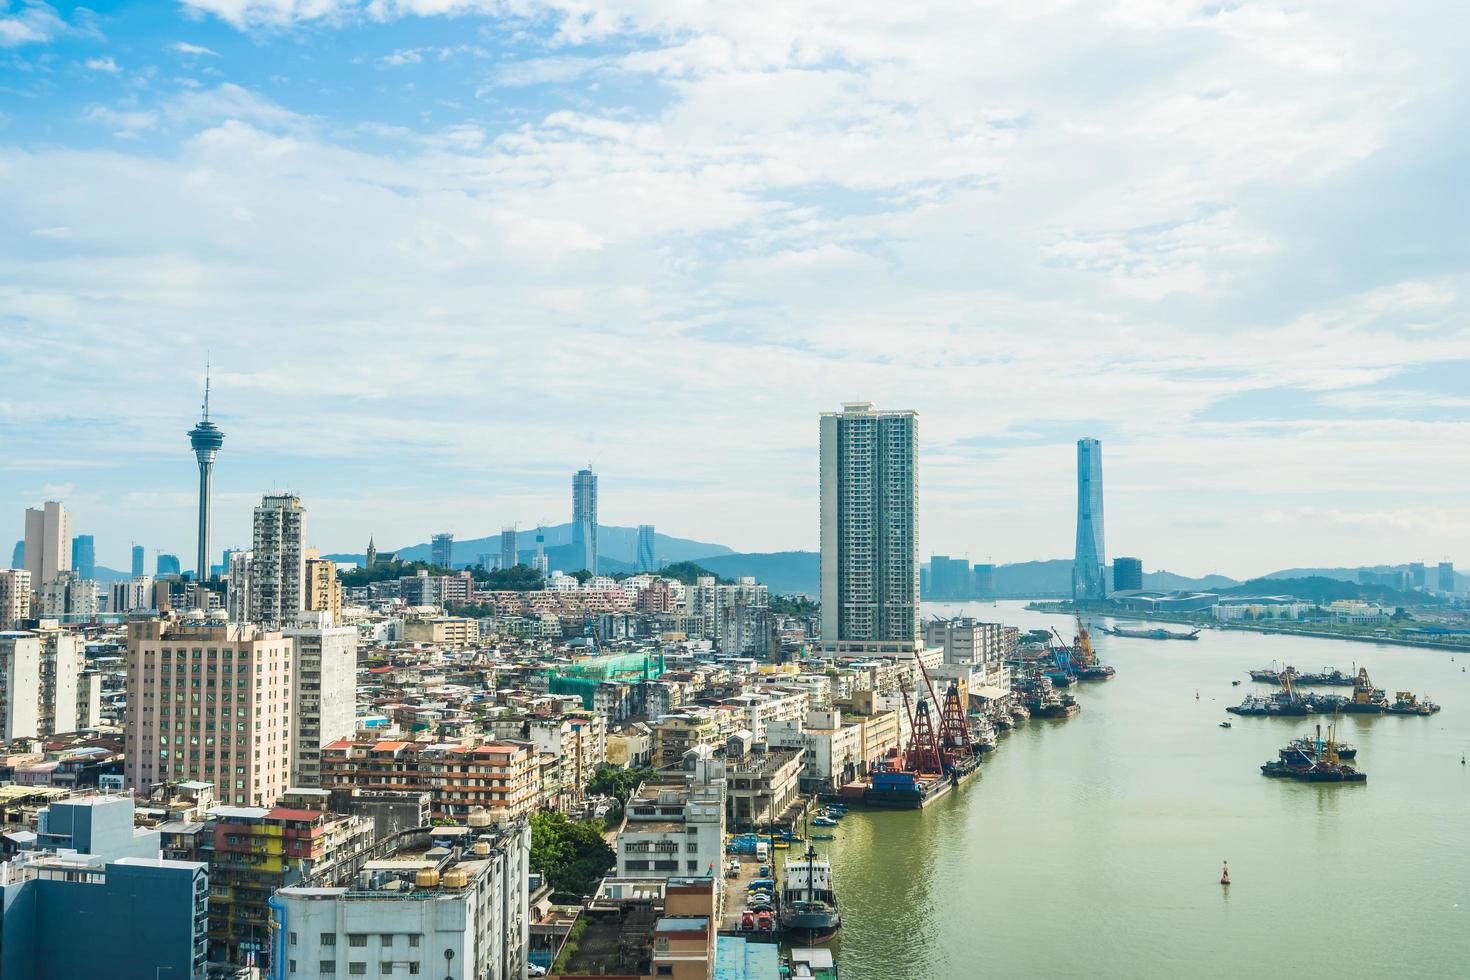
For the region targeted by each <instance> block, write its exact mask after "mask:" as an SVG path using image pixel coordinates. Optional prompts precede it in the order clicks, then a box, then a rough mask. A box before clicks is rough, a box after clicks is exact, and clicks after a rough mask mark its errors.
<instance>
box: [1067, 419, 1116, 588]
mask: <svg viewBox="0 0 1470 980" xmlns="http://www.w3.org/2000/svg"><path fill="white" fill-rule="evenodd" d="M1106 562H1107V549H1106V548H1105V547H1104V545H1103V474H1102V443H1100V442H1098V441H1097V440H1096V439H1078V440H1077V551H1076V554H1075V556H1074V557H1073V559H1072V598H1073V599H1074V600H1077V601H1082V602H1097V601H1100V600H1102V599H1104V598H1106V597H1107V589H1108V584H1107V575H1106V570H1105V564H1106Z"/></svg>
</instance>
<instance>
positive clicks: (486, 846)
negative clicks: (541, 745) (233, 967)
mask: <svg viewBox="0 0 1470 980" xmlns="http://www.w3.org/2000/svg"><path fill="white" fill-rule="evenodd" d="M470 819H471V824H472V825H471V826H469V827H443V828H438V829H436V830H435V831H434V832H432V833H422V834H415V835H408V836H407V837H404V838H400V840H399V842H398V843H397V845H396V846H394V847H393V848H392V849H391V850H389V851H387V852H385V853H382V854H374V855H373V856H372V859H371V860H369V861H367V862H366V863H365V864H363V866H362V868H361V870H359V871H357V872H356V873H355V874H353V875H351V876H333V875H315V876H313V877H312V879H311V881H310V882H309V884H308V883H303V885H301V886H290V887H286V888H283V889H281V890H280V891H279V892H278V893H277V894H276V899H275V908H276V919H275V932H274V936H275V938H276V943H277V945H276V948H275V949H274V950H273V951H272V956H271V964H272V965H271V970H270V974H269V976H270V978H271V980H296V978H304V977H350V976H422V977H426V978H427V977H441V976H449V977H455V978H461V977H462V978H467V980H468V978H473V980H524V978H525V977H526V976H527V975H528V970H527V966H528V959H527V951H528V948H529V946H530V922H531V914H530V907H529V905H530V895H529V892H528V890H527V888H526V880H527V878H528V877H529V875H530V867H529V865H530V857H531V829H530V825H529V824H528V823H527V822H526V821H524V820H517V821H513V822H509V823H499V822H495V821H492V820H488V819H486V818H485V815H484V814H475V815H473V816H472V817H471V818H470Z"/></svg>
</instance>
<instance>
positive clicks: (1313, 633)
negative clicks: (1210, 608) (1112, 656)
mask: <svg viewBox="0 0 1470 980" xmlns="http://www.w3.org/2000/svg"><path fill="white" fill-rule="evenodd" d="M1048 607H1050V608H1048ZM1026 608H1027V609H1030V610H1032V611H1033V612H1042V613H1049V614H1052V615H1060V616H1070V615H1073V613H1074V612H1075V611H1076V610H1073V609H1071V608H1070V607H1067V608H1062V607H1060V606H1053V605H1052V604H1051V603H1049V602H1046V601H1045V600H1042V601H1032V602H1029V603H1027V604H1026ZM1081 611H1082V612H1084V613H1086V612H1097V613H1100V614H1101V615H1104V616H1111V617H1112V618H1114V619H1126V620H1131V621H1134V622H1153V623H1172V624H1174V625H1178V626H1192V627H1199V628H1201V629H1214V630H1222V631H1228V630H1243V631H1245V632H1248V633H1271V634H1275V635H1279V636H1309V637H1312V638H1314V639H1318V640H1348V641H1351V642H1354V643H1378V644H1383V645H1386V646H1400V647H1418V648H1421V649H1428V650H1448V651H1450V652H1451V653H1455V652H1460V653H1470V639H1467V640H1464V641H1461V642H1452V641H1448V642H1441V641H1435V640H1418V639H1410V638H1408V637H1399V636H1362V635H1359V634H1356V633H1336V632H1333V631H1330V630H1312V629H1292V628H1290V627H1282V626H1264V625H1261V624H1259V623H1236V622H1218V621H1215V620H1198V619H1188V618H1185V617H1182V616H1170V615H1168V614H1167V613H1155V614H1146V613H1137V612H1133V611H1131V610H1126V609H1121V610H1111V609H1108V610H1092V609H1084V610H1081ZM1159 642H1161V643H1166V642H1168V641H1167V640H1160V641H1159Z"/></svg>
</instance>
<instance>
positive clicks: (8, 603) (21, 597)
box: [0, 568, 31, 630]
mask: <svg viewBox="0 0 1470 980" xmlns="http://www.w3.org/2000/svg"><path fill="white" fill-rule="evenodd" d="M30 615H31V573H30V572H28V571H26V570H25V569H24V568H7V569H3V570H0V630H13V629H15V628H16V627H17V626H19V625H20V621H21V620H23V619H28V618H29V617H30Z"/></svg>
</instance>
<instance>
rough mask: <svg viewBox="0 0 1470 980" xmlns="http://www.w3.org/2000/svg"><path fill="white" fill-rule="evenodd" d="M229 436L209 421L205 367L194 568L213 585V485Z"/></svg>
mask: <svg viewBox="0 0 1470 980" xmlns="http://www.w3.org/2000/svg"><path fill="white" fill-rule="evenodd" d="M224 442H225V434H224V433H223V432H221V431H220V430H219V426H217V425H215V424H214V423H213V422H211V421H209V365H207V364H206V365H205V366H204V417H203V418H202V419H200V420H199V424H198V425H196V426H194V428H192V429H190V430H189V445H191V446H193V447H194V458H195V459H197V460H199V559H198V562H199V563H198V564H197V565H195V566H194V569H195V571H194V574H195V575H196V576H197V581H199V582H201V583H202V582H207V581H209V481H210V476H211V474H212V473H213V471H214V457H215V456H216V455H218V453H219V447H220V446H222V445H224Z"/></svg>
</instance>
